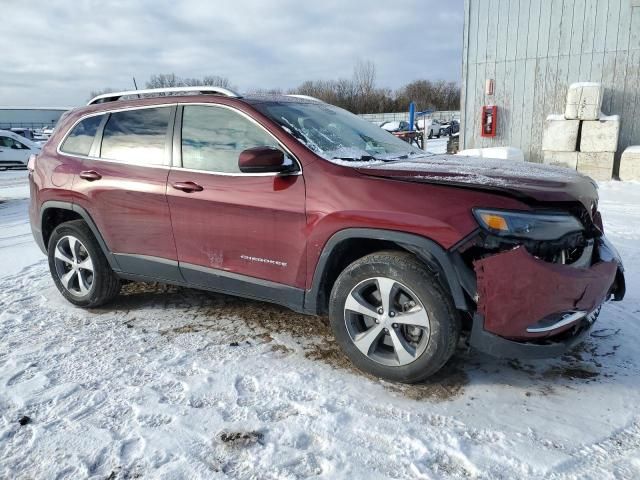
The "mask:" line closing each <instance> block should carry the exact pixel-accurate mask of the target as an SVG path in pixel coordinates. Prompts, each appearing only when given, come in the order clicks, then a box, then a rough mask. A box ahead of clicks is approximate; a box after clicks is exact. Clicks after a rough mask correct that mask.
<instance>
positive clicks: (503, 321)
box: [451, 209, 625, 358]
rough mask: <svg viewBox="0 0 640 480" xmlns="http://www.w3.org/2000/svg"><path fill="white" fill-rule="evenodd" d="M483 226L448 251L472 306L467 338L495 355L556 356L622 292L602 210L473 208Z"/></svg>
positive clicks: (621, 275)
mask: <svg viewBox="0 0 640 480" xmlns="http://www.w3.org/2000/svg"><path fill="white" fill-rule="evenodd" d="M474 215H475V216H476V219H477V220H478V223H479V225H480V228H479V229H478V230H477V231H476V232H475V233H474V234H473V235H471V236H470V237H468V238H467V239H465V241H464V242H462V243H461V244H459V245H458V246H457V247H456V248H455V250H454V251H452V252H451V254H452V257H453V259H454V265H455V267H456V270H457V272H458V276H459V278H460V281H461V284H462V286H463V288H464V290H465V291H466V293H467V295H468V296H469V299H470V304H472V310H474V311H473V312H472V316H473V318H472V325H471V336H470V343H471V345H472V346H474V347H475V348H477V349H479V350H481V351H484V352H486V353H490V354H492V355H496V356H506V357H516V356H517V357H530V358H532V357H538V358H540V357H548V356H555V355H558V354H560V353H562V352H563V351H565V350H567V349H569V348H571V347H572V346H573V345H575V344H576V343H578V342H579V341H580V340H581V339H582V337H583V336H584V335H585V334H586V333H587V332H588V330H589V329H590V327H591V325H592V324H593V322H594V321H595V319H596V317H597V315H598V313H599V310H600V306H601V305H602V304H603V303H604V302H605V301H607V300H609V299H611V298H613V299H614V300H621V299H622V298H623V296H624V291H625V284H624V273H623V272H624V269H623V267H622V262H621V260H620V257H619V255H618V253H617V251H616V250H615V248H614V247H613V246H612V245H611V244H610V243H609V242H608V240H607V239H606V237H605V236H604V234H603V231H602V224H601V221H600V217H599V214H597V212H595V211H594V212H593V214H592V215H584V214H582V215H577V214H575V213H570V211H569V210H567V209H562V210H553V211H550V210H548V209H545V210H543V211H534V212H529V211H523V212H519V211H500V210H483V209H477V210H474Z"/></svg>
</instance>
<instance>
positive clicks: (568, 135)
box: [542, 115, 580, 152]
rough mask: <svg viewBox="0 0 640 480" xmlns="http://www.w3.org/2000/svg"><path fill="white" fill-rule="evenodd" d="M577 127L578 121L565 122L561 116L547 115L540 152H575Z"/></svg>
mask: <svg viewBox="0 0 640 480" xmlns="http://www.w3.org/2000/svg"><path fill="white" fill-rule="evenodd" d="M579 127H580V121H579V120H565V119H564V118H563V116H562V115H549V116H548V117H547V120H546V122H545V123H544V131H543V134H542V150H549V151H552V152H575V151H576V150H577V146H578V128H579Z"/></svg>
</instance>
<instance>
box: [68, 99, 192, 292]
mask: <svg viewBox="0 0 640 480" xmlns="http://www.w3.org/2000/svg"><path fill="white" fill-rule="evenodd" d="M174 116H175V105H167V106H153V107H143V108H133V109H127V110H122V111H114V112H111V113H109V114H103V115H101V116H99V117H95V118H94V117H89V118H88V119H86V120H85V121H84V122H86V123H87V125H84V127H86V128H81V127H83V125H82V124H79V125H78V126H77V127H75V128H74V129H73V130H72V132H71V134H70V135H69V136H68V137H67V139H66V140H65V142H64V143H63V144H62V147H61V150H62V152H63V153H64V152H65V151H67V152H69V153H72V154H74V155H80V156H81V167H80V168H79V171H78V172H77V175H76V178H75V179H74V184H73V190H74V192H75V193H76V199H75V202H76V203H77V204H78V205H80V206H81V207H83V208H84V209H85V210H86V211H87V212H89V214H90V215H91V217H92V219H93V220H94V222H95V223H96V225H97V227H98V230H99V231H100V233H101V234H102V236H103V237H104V240H105V242H106V244H107V246H108V247H109V249H110V250H111V252H113V253H114V254H115V257H116V259H117V262H118V264H119V266H120V268H121V269H122V271H124V272H127V273H132V274H138V275H145V276H149V277H153V278H160V279H165V280H168V281H181V280H182V277H181V276H180V273H179V270H178V264H177V253H176V247H175V242H174V240H173V234H172V230H171V220H170V216H169V206H168V204H167V197H166V183H167V176H168V174H169V163H170V155H171V142H172V134H173V121H174ZM94 129H95V130H97V134H96V135H95V141H93V142H92V144H91V147H90V152H89V154H88V155H83V151H84V150H85V149H86V142H85V143H83V141H84V139H85V137H87V136H88V137H89V138H90V136H91V133H92V132H93V130H94ZM76 130H78V131H76ZM85 130H86V131H85ZM76 134H77V135H76Z"/></svg>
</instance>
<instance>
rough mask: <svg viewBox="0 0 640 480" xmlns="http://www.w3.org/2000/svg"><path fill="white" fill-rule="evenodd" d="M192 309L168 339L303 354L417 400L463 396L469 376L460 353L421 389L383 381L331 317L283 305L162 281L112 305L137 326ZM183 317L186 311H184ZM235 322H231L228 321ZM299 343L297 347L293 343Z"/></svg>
mask: <svg viewBox="0 0 640 480" xmlns="http://www.w3.org/2000/svg"><path fill="white" fill-rule="evenodd" d="M158 303H160V304H161V305H162V307H163V308H167V309H168V308H175V309H176V310H177V311H178V309H184V308H185V307H188V308H189V310H188V311H189V313H190V314H191V315H190V318H185V319H184V321H183V322H180V323H179V324H176V325H171V326H166V327H164V326H162V325H160V326H158V328H159V332H160V334H161V335H162V336H165V337H167V338H171V337H175V336H178V335H183V334H191V333H195V334H203V335H206V333H207V332H217V333H221V334H223V339H224V341H225V343H226V344H227V345H229V346H232V347H239V348H243V347H252V346H259V345H264V344H269V346H268V349H269V350H270V351H271V352H273V353H274V354H276V355H278V356H282V357H284V356H288V355H293V354H295V352H296V351H299V352H301V353H302V354H303V355H304V357H305V358H307V359H309V360H312V361H321V362H323V363H325V364H327V365H329V366H331V367H333V368H336V369H341V370H347V371H349V372H351V373H354V374H357V375H360V376H364V377H367V378H369V379H370V380H371V381H374V382H380V383H382V385H383V386H384V388H385V389H387V390H388V391H391V392H394V393H396V394H399V395H402V396H404V397H407V398H410V399H413V400H427V399H428V400H436V401H445V400H451V399H453V398H456V397H458V396H459V395H462V393H463V392H464V386H465V385H467V384H468V383H469V378H468V375H467V373H466V372H465V370H464V361H462V360H461V359H460V355H456V356H454V357H453V358H452V359H451V360H450V361H449V363H448V364H447V365H445V367H444V368H443V369H442V370H441V371H440V372H438V373H437V374H436V375H435V376H434V377H432V378H431V379H429V380H428V381H427V382H425V383H420V384H416V385H404V384H395V383H389V382H381V381H380V380H379V379H378V378H376V377H374V376H371V375H369V374H367V373H365V372H362V371H361V370H359V369H357V368H356V367H355V366H354V365H353V364H352V363H351V361H350V360H349V359H348V358H347V356H346V355H345V354H344V353H343V352H342V349H341V348H340V346H339V345H338V344H337V343H336V341H335V339H334V337H333V333H332V332H331V327H330V326H329V320H328V318H326V317H314V316H308V315H301V314H299V313H296V312H293V311H292V310H289V309H287V308H285V307H281V306H279V305H274V304H269V303H264V302H259V301H253V300H247V299H241V298H237V297H232V296H227V295H221V294H216V293H210V292H202V291H198V290H192V289H187V288H182V287H175V286H170V285H163V284H156V283H129V284H127V285H125V286H123V288H122V292H121V295H120V297H118V298H117V299H116V301H115V302H114V303H112V304H111V305H110V306H109V309H108V310H106V311H108V312H113V310H114V309H117V310H121V311H124V312H125V313H127V314H132V315H133V316H134V318H133V319H131V318H129V320H128V321H127V322H128V323H127V326H128V327H129V328H135V310H136V309H141V308H151V307H152V306H153V308H158V306H159V305H158ZM181 313H182V312H181ZM230 318H231V319H233V320H232V321H231V322H228V321H221V320H222V319H230ZM292 340H293V343H292V342H291V341H292Z"/></svg>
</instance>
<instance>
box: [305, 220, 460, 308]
mask: <svg viewBox="0 0 640 480" xmlns="http://www.w3.org/2000/svg"><path fill="white" fill-rule="evenodd" d="M353 245H358V248H357V249H356V250H355V251H354V250H350V248H352V247H353ZM389 248H392V249H398V250H404V251H408V252H411V253H413V254H414V255H415V256H416V257H417V258H418V259H420V260H421V261H422V262H424V263H425V264H426V265H427V267H428V268H430V269H431V270H432V271H434V273H435V274H436V275H437V276H438V278H439V279H440V281H441V282H442V284H443V286H444V287H445V288H446V289H447V291H448V292H449V293H450V294H451V297H452V299H453V302H454V305H455V306H456V308H457V309H459V310H465V311H468V310H469V304H468V302H467V299H466V297H465V294H464V292H463V289H462V286H461V285H460V280H459V278H458V275H457V273H456V269H455V268H454V265H453V262H452V260H451V256H450V255H449V254H448V253H447V251H446V250H445V249H444V248H443V247H441V246H440V245H439V244H438V243H436V242H434V241H433V240H430V239H428V238H426V237H422V236H420V235H415V234H410V233H404V232H398V231H394V230H381V229H372V228H348V229H344V230H340V231H339V232H337V233H335V234H334V235H333V236H331V238H329V240H328V241H327V243H326V244H325V246H324V248H323V249H322V252H321V254H320V257H319V258H318V262H317V263H316V267H315V271H314V274H313V280H312V284H311V288H310V289H309V290H307V291H306V293H305V300H304V310H305V312H307V313H311V314H316V315H317V314H324V313H326V311H327V306H328V299H329V295H330V293H331V288H332V286H333V283H334V282H335V280H336V279H337V277H338V275H339V274H340V272H342V270H343V269H344V268H345V267H346V266H347V265H348V264H349V263H351V262H353V261H355V260H357V259H358V258H361V257H363V256H364V255H367V254H369V253H373V252H375V251H379V250H384V249H389ZM345 252H346V253H345ZM350 252H351V254H350ZM346 262H348V263H346ZM345 263H346V264H345Z"/></svg>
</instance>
